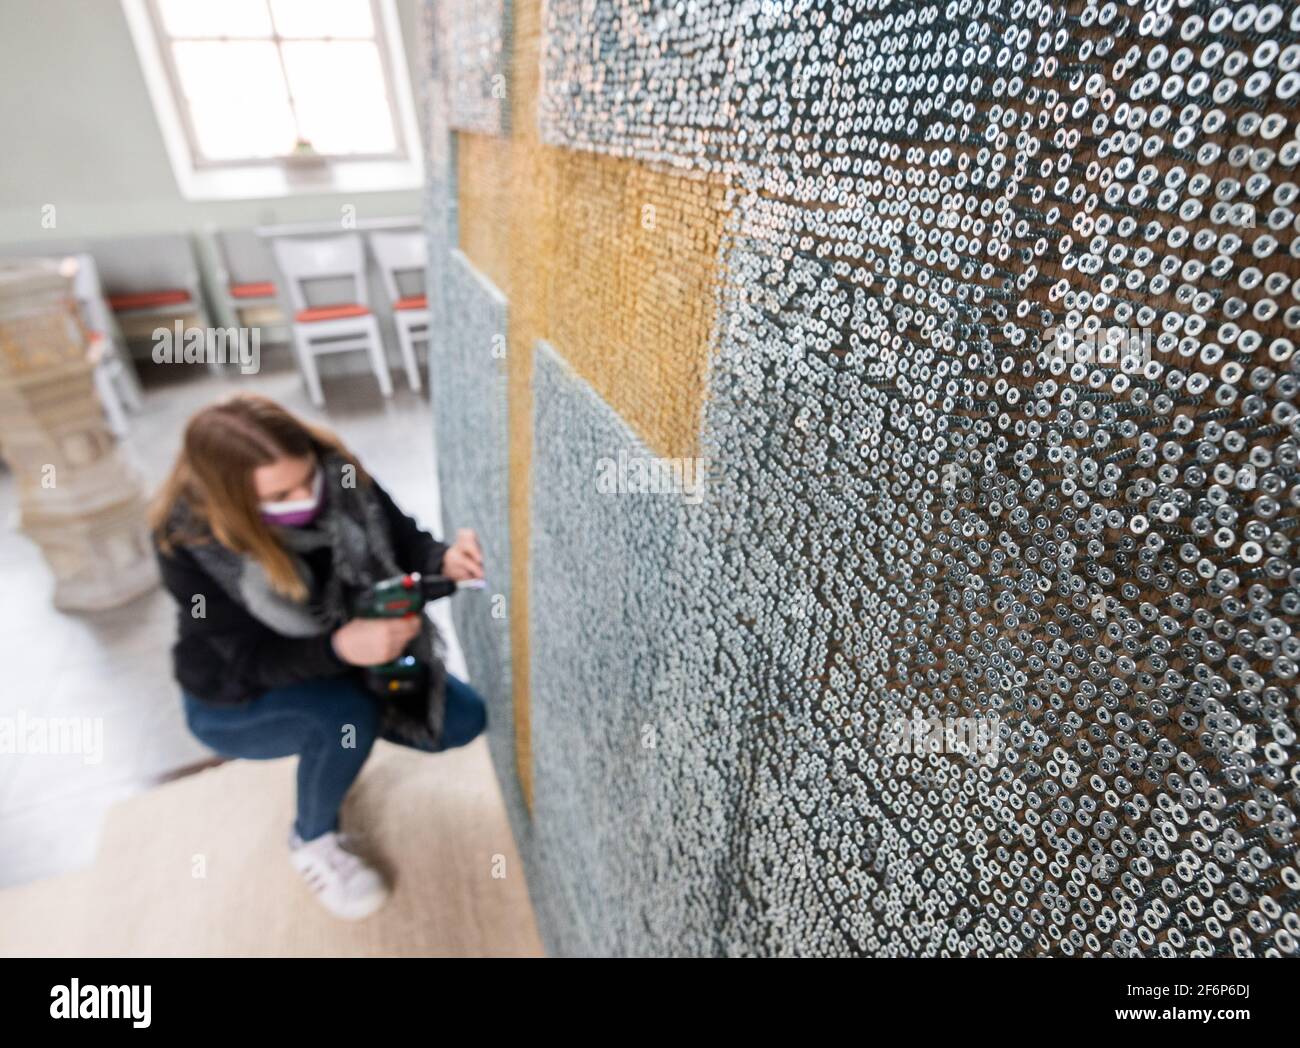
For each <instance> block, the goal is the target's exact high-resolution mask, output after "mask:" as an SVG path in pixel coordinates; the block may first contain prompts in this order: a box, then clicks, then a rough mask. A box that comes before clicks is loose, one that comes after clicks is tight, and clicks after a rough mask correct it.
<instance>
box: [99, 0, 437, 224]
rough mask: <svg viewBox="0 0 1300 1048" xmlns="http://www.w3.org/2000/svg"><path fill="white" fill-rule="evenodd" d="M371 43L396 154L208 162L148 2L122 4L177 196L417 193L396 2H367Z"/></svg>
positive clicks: (419, 171)
mask: <svg viewBox="0 0 1300 1048" xmlns="http://www.w3.org/2000/svg"><path fill="white" fill-rule="evenodd" d="M371 6H372V8H373V9H374V11H375V16H376V19H375V42H376V44H377V45H378V47H379V51H380V61H381V63H382V64H383V67H384V71H385V80H386V86H387V89H388V100H389V105H390V110H391V113H392V117H393V123H394V135H395V138H396V140H397V152H395V153H392V154H384V155H381V156H324V157H321V158H320V159H319V161H317V162H313V163H311V164H309V165H303V164H300V163H297V162H294V161H292V160H286V159H283V158H268V159H263V160H235V161H212V160H205V159H202V158H200V157H199V156H198V150H197V147H196V146H195V145H194V139H193V137H192V133H191V129H190V126H189V115H188V111H187V110H186V108H185V103H184V100H183V98H182V97H181V95H180V86H179V83H178V82H177V80H176V79H175V77H174V74H173V71H172V66H171V62H170V58H169V54H168V48H167V41H166V40H165V39H164V37H163V35H162V32H161V30H160V29H159V26H158V23H157V22H156V21H155V14H154V5H153V3H152V2H151V0H122V9H123V11H124V13H125V15H126V20H127V25H128V26H129V27H130V30H131V36H132V39H133V40H134V42H135V48H136V53H137V54H138V55H139V58H140V67H141V71H142V72H143V74H144V78H145V84H146V86H147V87H148V89H149V96H150V99H151V100H152V102H153V107H154V112H155V114H156V116H157V117H158V125H159V128H160V130H161V131H162V136H163V144H164V146H165V147H166V149H167V156H168V159H169V160H170V161H171V165H172V171H173V173H174V174H175V176H176V183H177V186H178V187H179V189H180V192H181V196H182V197H184V198H185V199H187V200H240V199H257V198H266V197H281V196H298V195H308V194H324V193H365V192H383V191H391V190H409V189H417V188H419V187H420V186H421V185H423V181H424V169H423V164H422V163H421V153H422V148H421V144H420V132H419V125H418V123H417V121H416V118H415V103H414V100H413V99H412V94H411V81H410V75H409V72H408V70H407V65H406V51H405V48H404V46H403V44H402V33H401V23H400V22H399V21H398V17H397V7H396V4H395V2H394V0H371Z"/></svg>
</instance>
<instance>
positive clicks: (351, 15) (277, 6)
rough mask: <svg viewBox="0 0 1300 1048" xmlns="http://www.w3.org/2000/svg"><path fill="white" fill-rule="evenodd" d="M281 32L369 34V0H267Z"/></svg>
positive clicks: (276, 28) (370, 34)
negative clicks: (269, 1)
mask: <svg viewBox="0 0 1300 1048" xmlns="http://www.w3.org/2000/svg"><path fill="white" fill-rule="evenodd" d="M271 12H272V13H273V14H274V15H275V31H276V32H277V33H279V34H280V35H281V36H296V37H322V36H333V37H340V36H352V37H356V36H373V35H374V25H373V24H372V23H371V20H370V0H271Z"/></svg>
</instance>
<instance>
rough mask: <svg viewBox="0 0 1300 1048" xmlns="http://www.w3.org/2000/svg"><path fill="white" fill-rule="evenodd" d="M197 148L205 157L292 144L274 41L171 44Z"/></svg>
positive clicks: (270, 151) (269, 151)
mask: <svg viewBox="0 0 1300 1048" xmlns="http://www.w3.org/2000/svg"><path fill="white" fill-rule="evenodd" d="M172 54H173V55H174V57H175V60H176V69H177V72H178V74H179V76H180V82H181V90H182V91H183V92H184V93H185V97H186V100H187V102H188V104H189V110H190V117H191V119H192V121H193V123H194V133H195V136H196V137H197V139H198V146H199V151H200V152H201V153H202V154H203V156H204V157H205V158H206V159H208V160H238V159H243V158H246V157H268V156H280V155H283V154H285V153H288V152H289V151H290V150H292V149H293V143H294V139H295V137H296V136H295V133H294V125H293V113H292V111H291V110H290V108H289V98H288V94H287V92H286V90H285V84H284V76H283V75H282V74H281V72H280V61H279V58H278V57H277V56H276V53H275V45H274V44H272V43H270V42H269V41H267V42H261V41H256V42H255V41H247V42H233V41H232V42H229V43H218V42H216V41H213V42H206V41H204V42H185V41H182V42H180V43H177V44H173V45H172Z"/></svg>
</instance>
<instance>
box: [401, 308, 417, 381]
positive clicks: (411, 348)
mask: <svg viewBox="0 0 1300 1048" xmlns="http://www.w3.org/2000/svg"><path fill="white" fill-rule="evenodd" d="M397 341H398V342H399V343H401V346H402V363H403V364H405V365H406V381H407V382H409V383H410V384H411V389H413V390H415V392H416V393H419V392H420V368H419V365H417V364H416V362H415V339H414V338H413V337H412V336H411V325H410V323H408V322H403V321H401V320H399V321H398V322H397Z"/></svg>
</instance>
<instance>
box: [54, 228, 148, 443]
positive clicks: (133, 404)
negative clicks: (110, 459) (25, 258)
mask: <svg viewBox="0 0 1300 1048" xmlns="http://www.w3.org/2000/svg"><path fill="white" fill-rule="evenodd" d="M64 273H65V274H66V275H68V276H70V277H71V278H72V294H73V297H74V298H75V299H76V301H77V312H78V313H79V314H80V315H81V324H82V327H84V328H85V330H86V338H87V344H86V349H87V354H88V356H89V357H90V360H91V361H92V363H93V364H94V366H95V370H94V372H93V377H94V381H95V391H96V392H97V393H98V394H99V399H100V401H101V402H102V403H103V405H104V415H105V417H106V418H107V420H108V428H109V429H110V430H111V431H112V432H113V433H114V434H115V435H116V436H119V437H124V436H126V434H127V432H128V431H129V430H130V425H129V423H128V422H127V418H126V412H127V410H128V409H129V410H131V411H139V410H140V387H139V384H138V382H137V380H136V377H135V372H134V370H133V369H132V368H131V367H130V366H129V365H128V364H127V363H126V361H125V360H124V359H123V356H122V352H121V348H120V346H119V344H118V340H117V338H116V328H117V322H116V320H115V319H114V317H113V313H112V311H111V310H110V309H109V308H108V303H107V302H106V301H105V300H104V292H103V290H102V289H101V288H100V285H99V272H98V270H97V269H96V267H95V260H94V259H93V258H91V256H90V255H88V254H77V255H70V256H68V258H67V259H66V260H65V268H64Z"/></svg>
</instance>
